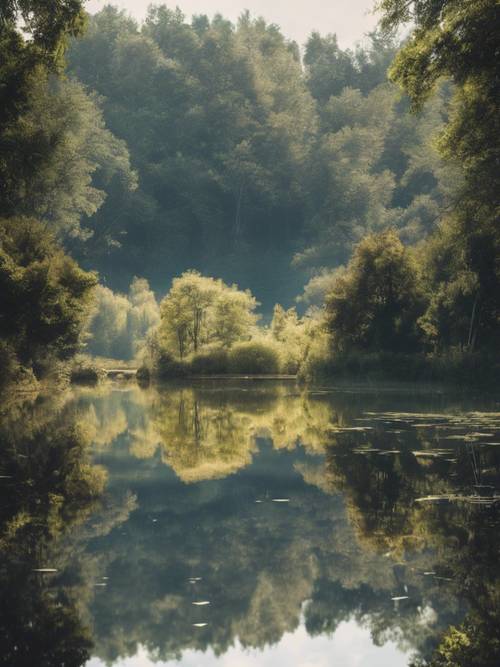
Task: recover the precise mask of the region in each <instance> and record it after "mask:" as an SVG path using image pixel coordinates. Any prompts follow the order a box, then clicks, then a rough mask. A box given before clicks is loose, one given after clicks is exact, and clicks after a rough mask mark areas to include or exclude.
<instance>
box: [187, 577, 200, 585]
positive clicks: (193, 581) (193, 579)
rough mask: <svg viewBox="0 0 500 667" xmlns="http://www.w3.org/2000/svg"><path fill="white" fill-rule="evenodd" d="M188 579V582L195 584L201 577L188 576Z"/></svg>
mask: <svg viewBox="0 0 500 667" xmlns="http://www.w3.org/2000/svg"><path fill="white" fill-rule="evenodd" d="M188 581H189V583H190V584H196V583H197V582H198V581H201V577H189V579H188Z"/></svg>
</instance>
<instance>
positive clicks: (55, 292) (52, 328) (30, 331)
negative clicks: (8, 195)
mask: <svg viewBox="0 0 500 667" xmlns="http://www.w3.org/2000/svg"><path fill="white" fill-rule="evenodd" d="M96 283H97V279H96V276H95V274H93V273H87V272H85V271H83V270H82V269H80V268H79V267H78V265H77V264H76V262H75V261H74V260H72V259H71V258H70V257H68V256H67V255H65V254H64V252H63V250H62V249H61V248H60V247H59V246H58V245H57V244H56V242H55V240H54V238H53V237H52V235H51V234H50V232H48V230H47V228H46V226H45V225H43V224H42V223H40V222H38V221H36V220H33V219H30V218H11V219H10V220H0V338H1V339H2V340H3V341H4V342H5V343H7V344H8V345H9V346H10V347H11V349H13V350H14V351H15V353H16V355H17V358H18V359H19V361H20V362H21V363H23V364H25V365H31V364H34V367H35V369H36V370H37V371H40V370H41V369H42V367H43V365H44V363H45V362H47V361H48V360H49V359H50V358H52V357H55V358H59V359H67V358H68V357H70V356H71V355H72V354H73V353H74V352H75V351H76V350H77V349H78V347H79V344H80V332H81V328H82V325H83V323H84V320H85V318H86V316H87V310H88V305H89V300H90V297H91V293H92V288H93V287H94V286H95V285H96Z"/></svg>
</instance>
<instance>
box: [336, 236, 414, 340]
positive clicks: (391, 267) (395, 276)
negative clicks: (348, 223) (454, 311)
mask: <svg viewBox="0 0 500 667" xmlns="http://www.w3.org/2000/svg"><path fill="white" fill-rule="evenodd" d="M422 311H423V299H422V296H421V291H420V287H419V284H418V277H417V271H416V267H415V264H414V261H413V259H412V257H411V255H410V253H409V252H408V250H406V249H405V247H404V246H403V244H402V243H401V241H400V240H399V238H398V236H397V234H396V233H395V232H394V231H392V230H388V231H385V232H382V233H381V234H378V235H371V236H367V237H366V238H364V239H363V241H361V242H360V243H359V245H357V246H356V248H355V250H354V254H353V257H352V259H351V261H350V262H349V264H348V265H347V267H345V268H340V269H338V270H337V273H336V279H335V282H334V283H333V286H332V289H331V292H330V293H329V294H328V296H327V300H326V312H327V326H328V328H329V330H330V332H331V335H332V345H333V349H334V350H336V351H340V352H345V351H349V350H353V349H354V350H356V349H357V350H365V351H375V350H379V351H387V350H390V351H392V352H398V351H399V352H404V351H413V350H415V349H417V346H418V339H419V332H418V330H417V325H416V322H417V318H418V316H419V315H420V314H421V313H422Z"/></svg>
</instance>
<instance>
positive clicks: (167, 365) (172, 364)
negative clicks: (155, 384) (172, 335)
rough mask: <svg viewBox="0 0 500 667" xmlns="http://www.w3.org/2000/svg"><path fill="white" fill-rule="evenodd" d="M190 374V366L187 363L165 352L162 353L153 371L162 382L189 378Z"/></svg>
mask: <svg viewBox="0 0 500 667" xmlns="http://www.w3.org/2000/svg"><path fill="white" fill-rule="evenodd" d="M189 373H190V365H189V364H188V363H187V362H186V361H179V360H178V359H175V358H174V357H173V355H171V354H170V353H168V352H166V351H165V350H162V351H160V353H159V355H158V357H157V359H156V360H155V365H154V368H153V369H152V374H153V375H155V376H156V377H158V378H159V379H160V380H162V379H163V380H167V379H170V378H182V377H186V376H188V375H189Z"/></svg>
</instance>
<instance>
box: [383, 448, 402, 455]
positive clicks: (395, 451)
mask: <svg viewBox="0 0 500 667" xmlns="http://www.w3.org/2000/svg"><path fill="white" fill-rule="evenodd" d="M387 454H401V450H400V449H388V450H387V451H385V452H379V453H378V455H379V456H386V455H387Z"/></svg>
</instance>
